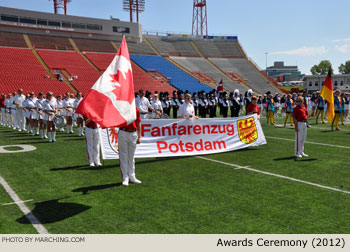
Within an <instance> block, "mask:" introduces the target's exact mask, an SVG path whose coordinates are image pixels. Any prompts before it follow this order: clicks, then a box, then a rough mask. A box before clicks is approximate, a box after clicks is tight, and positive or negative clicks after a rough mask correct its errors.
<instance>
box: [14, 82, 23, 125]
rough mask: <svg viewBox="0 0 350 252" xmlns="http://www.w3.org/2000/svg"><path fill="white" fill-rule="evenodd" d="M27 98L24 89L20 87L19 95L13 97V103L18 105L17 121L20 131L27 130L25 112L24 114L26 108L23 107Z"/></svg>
mask: <svg viewBox="0 0 350 252" xmlns="http://www.w3.org/2000/svg"><path fill="white" fill-rule="evenodd" d="M25 99H26V97H25V95H24V94H23V89H21V88H20V89H18V95H16V96H14V97H13V104H15V105H16V107H17V110H16V123H17V125H16V126H17V128H18V131H22V130H25V126H24V125H25V123H26V122H25V117H24V116H25V114H24V109H23V105H22V103H23V101H24V100H25Z"/></svg>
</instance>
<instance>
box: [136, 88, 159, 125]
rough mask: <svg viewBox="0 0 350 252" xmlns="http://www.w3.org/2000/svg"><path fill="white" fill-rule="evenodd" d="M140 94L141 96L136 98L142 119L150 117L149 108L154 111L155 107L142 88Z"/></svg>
mask: <svg viewBox="0 0 350 252" xmlns="http://www.w3.org/2000/svg"><path fill="white" fill-rule="evenodd" d="M139 94H140V97H137V98H136V99H135V102H136V107H137V108H138V109H139V110H140V114H141V119H148V110H149V109H150V110H152V112H154V109H153V108H152V106H151V104H150V102H149V100H148V99H147V98H146V97H145V92H144V91H143V90H142V89H140V91H139Z"/></svg>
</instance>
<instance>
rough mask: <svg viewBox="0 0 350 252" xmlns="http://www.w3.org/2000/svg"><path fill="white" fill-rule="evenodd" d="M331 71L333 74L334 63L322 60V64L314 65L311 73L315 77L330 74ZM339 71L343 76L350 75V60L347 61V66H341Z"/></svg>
mask: <svg viewBox="0 0 350 252" xmlns="http://www.w3.org/2000/svg"><path fill="white" fill-rule="evenodd" d="M329 69H330V70H331V73H332V74H333V68H332V63H331V62H330V61H329V60H322V61H321V62H320V64H318V65H314V66H313V67H312V68H311V69H310V72H311V73H312V74H313V75H326V74H328V70H329ZM338 71H339V73H341V74H350V60H348V61H346V62H345V64H343V63H342V64H341V65H340V66H339V67H338Z"/></svg>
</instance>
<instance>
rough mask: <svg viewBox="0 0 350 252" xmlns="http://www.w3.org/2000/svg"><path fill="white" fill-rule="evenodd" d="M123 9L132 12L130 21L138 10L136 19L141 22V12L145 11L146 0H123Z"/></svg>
mask: <svg viewBox="0 0 350 252" xmlns="http://www.w3.org/2000/svg"><path fill="white" fill-rule="evenodd" d="M123 10H124V11H129V12H130V22H131V23H132V21H133V13H134V12H136V21H137V23H139V13H141V12H144V11H145V0H123Z"/></svg>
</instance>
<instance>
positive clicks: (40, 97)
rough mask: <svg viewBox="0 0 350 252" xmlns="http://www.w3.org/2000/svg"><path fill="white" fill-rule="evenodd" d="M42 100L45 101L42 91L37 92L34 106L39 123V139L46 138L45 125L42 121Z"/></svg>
mask: <svg viewBox="0 0 350 252" xmlns="http://www.w3.org/2000/svg"><path fill="white" fill-rule="evenodd" d="M44 101H45V96H44V95H43V93H41V92H40V93H39V94H38V100H37V101H36V102H35V107H36V119H37V120H38V123H39V129H40V137H41V139H43V138H47V135H46V131H47V129H46V126H45V124H44V122H43V120H44Z"/></svg>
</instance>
